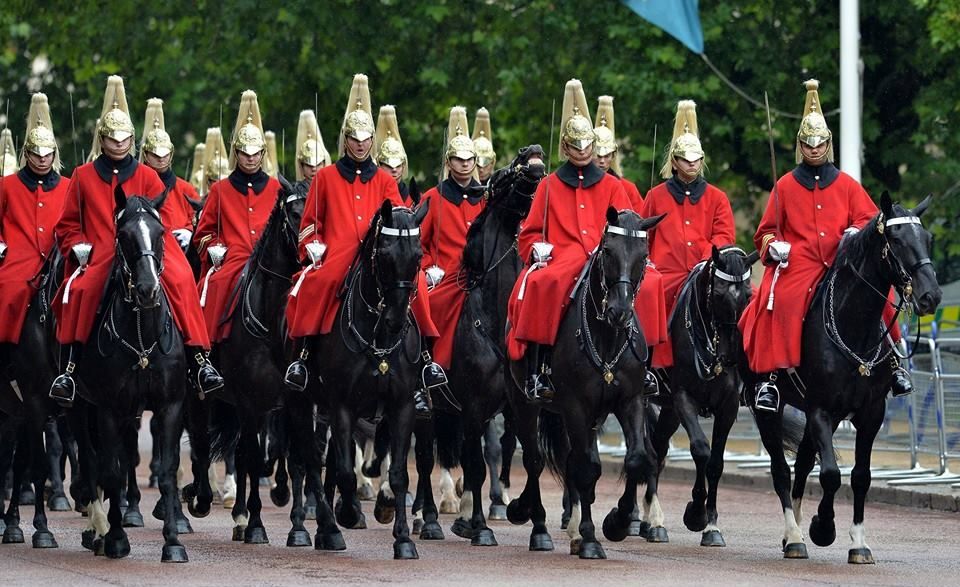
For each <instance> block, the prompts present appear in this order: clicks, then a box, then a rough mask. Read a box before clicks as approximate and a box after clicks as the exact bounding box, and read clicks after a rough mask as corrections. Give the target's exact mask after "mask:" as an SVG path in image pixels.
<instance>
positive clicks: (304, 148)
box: [297, 110, 330, 181]
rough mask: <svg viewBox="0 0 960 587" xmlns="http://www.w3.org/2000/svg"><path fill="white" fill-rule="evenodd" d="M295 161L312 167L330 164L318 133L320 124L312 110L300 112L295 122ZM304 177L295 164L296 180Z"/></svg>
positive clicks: (328, 155) (328, 154)
mask: <svg viewBox="0 0 960 587" xmlns="http://www.w3.org/2000/svg"><path fill="white" fill-rule="evenodd" d="M297 161H300V162H301V163H306V164H307V165H312V166H314V167H323V166H325V165H330V153H329V152H328V151H327V148H326V147H325V146H324V144H323V135H321V134H320V125H318V124H317V115H316V114H314V112H313V110H304V111H302V112H301V113H300V122H299V123H298V124H297ZM304 179H305V178H304V176H303V172H302V171H301V170H300V166H299V165H297V181H303V180H304Z"/></svg>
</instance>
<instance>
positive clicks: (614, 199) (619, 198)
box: [610, 181, 636, 212]
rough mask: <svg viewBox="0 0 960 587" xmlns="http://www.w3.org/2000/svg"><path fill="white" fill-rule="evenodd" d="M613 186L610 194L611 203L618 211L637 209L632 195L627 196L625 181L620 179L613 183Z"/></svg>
mask: <svg viewBox="0 0 960 587" xmlns="http://www.w3.org/2000/svg"><path fill="white" fill-rule="evenodd" d="M611 185H612V186H613V190H612V193H611V194H610V205H611V206H613V207H614V208H616V210H617V212H620V211H623V210H634V211H635V210H636V208H634V207H633V202H631V201H630V197H629V196H627V191H626V190H625V189H623V182H622V181H618V182H616V183H613V184H611Z"/></svg>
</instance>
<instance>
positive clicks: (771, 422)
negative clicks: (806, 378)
mask: <svg viewBox="0 0 960 587" xmlns="http://www.w3.org/2000/svg"><path fill="white" fill-rule="evenodd" d="M750 385H752V382H749V381H748V382H747V389H751V387H750ZM753 417H754V420H755V421H756V423H757V430H759V432H760V440H761V441H762V442H763V448H764V449H765V450H766V451H767V453H768V454H769V455H770V475H771V477H772V478H773V490H774V491H775V492H776V494H777V497H779V498H780V507H781V508H782V510H783V523H784V529H783V543H782V547H783V558H807V545H806V544H804V542H803V534H802V533H801V532H800V526H799V525H798V524H797V518H796V516H795V515H794V512H793V503H792V502H791V500H790V466H789V465H788V464H787V459H786V456H785V455H784V453H783V421H782V416H781V415H780V413H775V412H763V411H758V410H754V412H753Z"/></svg>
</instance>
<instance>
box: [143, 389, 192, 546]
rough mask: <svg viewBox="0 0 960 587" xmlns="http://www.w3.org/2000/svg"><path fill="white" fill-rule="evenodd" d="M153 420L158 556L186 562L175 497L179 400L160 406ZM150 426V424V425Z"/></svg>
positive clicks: (180, 429) (180, 514)
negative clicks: (156, 449) (160, 529)
mask: <svg viewBox="0 0 960 587" xmlns="http://www.w3.org/2000/svg"><path fill="white" fill-rule="evenodd" d="M153 419H154V420H156V421H157V438H158V440H159V443H160V454H159V455H158V456H159V464H160V467H159V470H158V479H157V483H158V485H159V486H160V499H161V501H162V502H163V549H162V550H161V555H160V560H161V561H162V562H165V563H168V562H169V563H185V562H187V560H188V558H187V549H186V548H184V546H183V544H182V543H181V542H180V538H179V532H178V531H177V526H178V523H177V522H178V518H181V517H183V510H182V509H181V507H180V500H179V499H177V470H178V469H179V468H180V436H181V434H182V433H183V400H176V401H174V402H171V403H168V404H167V405H164V406H161V407H160V408H159V409H157V410H156V411H155V412H154V414H153ZM151 428H152V426H151Z"/></svg>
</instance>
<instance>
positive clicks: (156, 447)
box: [147, 418, 163, 488]
mask: <svg viewBox="0 0 960 587" xmlns="http://www.w3.org/2000/svg"><path fill="white" fill-rule="evenodd" d="M150 441H151V442H150V444H151V452H150V482H149V484H148V485H147V487H150V488H154V487H158V483H159V481H160V468H161V467H162V466H163V465H161V464H160V421H159V420H157V419H156V418H150Z"/></svg>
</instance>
